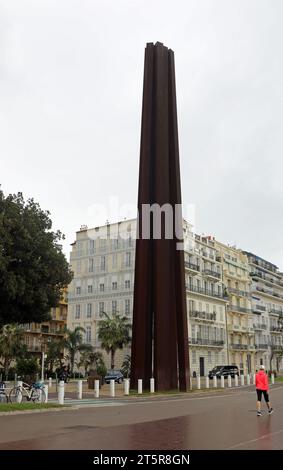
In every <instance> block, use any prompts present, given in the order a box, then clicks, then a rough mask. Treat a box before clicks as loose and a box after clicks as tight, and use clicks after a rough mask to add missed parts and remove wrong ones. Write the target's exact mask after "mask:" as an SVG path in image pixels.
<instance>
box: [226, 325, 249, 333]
mask: <svg viewBox="0 0 283 470" xmlns="http://www.w3.org/2000/svg"><path fill="white" fill-rule="evenodd" d="M228 328H229V329H230V331H231V330H232V331H236V332H237V333H247V332H248V328H247V327H246V326H241V325H229V326H228Z"/></svg>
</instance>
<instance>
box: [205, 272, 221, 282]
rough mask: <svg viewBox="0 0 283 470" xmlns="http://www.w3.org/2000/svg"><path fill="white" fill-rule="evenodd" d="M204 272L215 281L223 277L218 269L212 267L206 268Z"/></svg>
mask: <svg viewBox="0 0 283 470" xmlns="http://www.w3.org/2000/svg"><path fill="white" fill-rule="evenodd" d="M202 273H203V274H204V275H205V276H206V277H208V278H209V279H211V280H213V281H215V280H218V281H219V279H221V274H220V273H218V272H217V271H212V270H211V269H204V270H203V271H202Z"/></svg>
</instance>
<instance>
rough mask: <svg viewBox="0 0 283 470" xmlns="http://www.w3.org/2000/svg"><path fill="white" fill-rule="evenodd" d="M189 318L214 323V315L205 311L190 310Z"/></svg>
mask: <svg viewBox="0 0 283 470" xmlns="http://www.w3.org/2000/svg"><path fill="white" fill-rule="evenodd" d="M190 316H191V317H192V318H197V319H199V320H207V321H215V320H216V313H209V312H205V311H199V310H192V311H190Z"/></svg>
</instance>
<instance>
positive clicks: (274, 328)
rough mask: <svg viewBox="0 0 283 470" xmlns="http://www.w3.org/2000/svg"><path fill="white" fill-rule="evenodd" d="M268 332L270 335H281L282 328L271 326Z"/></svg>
mask: <svg viewBox="0 0 283 470" xmlns="http://www.w3.org/2000/svg"><path fill="white" fill-rule="evenodd" d="M270 331H271V333H282V331H283V327H282V326H271V327H270Z"/></svg>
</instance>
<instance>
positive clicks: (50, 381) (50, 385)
mask: <svg viewBox="0 0 283 470" xmlns="http://www.w3.org/2000/svg"><path fill="white" fill-rule="evenodd" d="M48 386H49V387H52V377H49V379H48Z"/></svg>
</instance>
